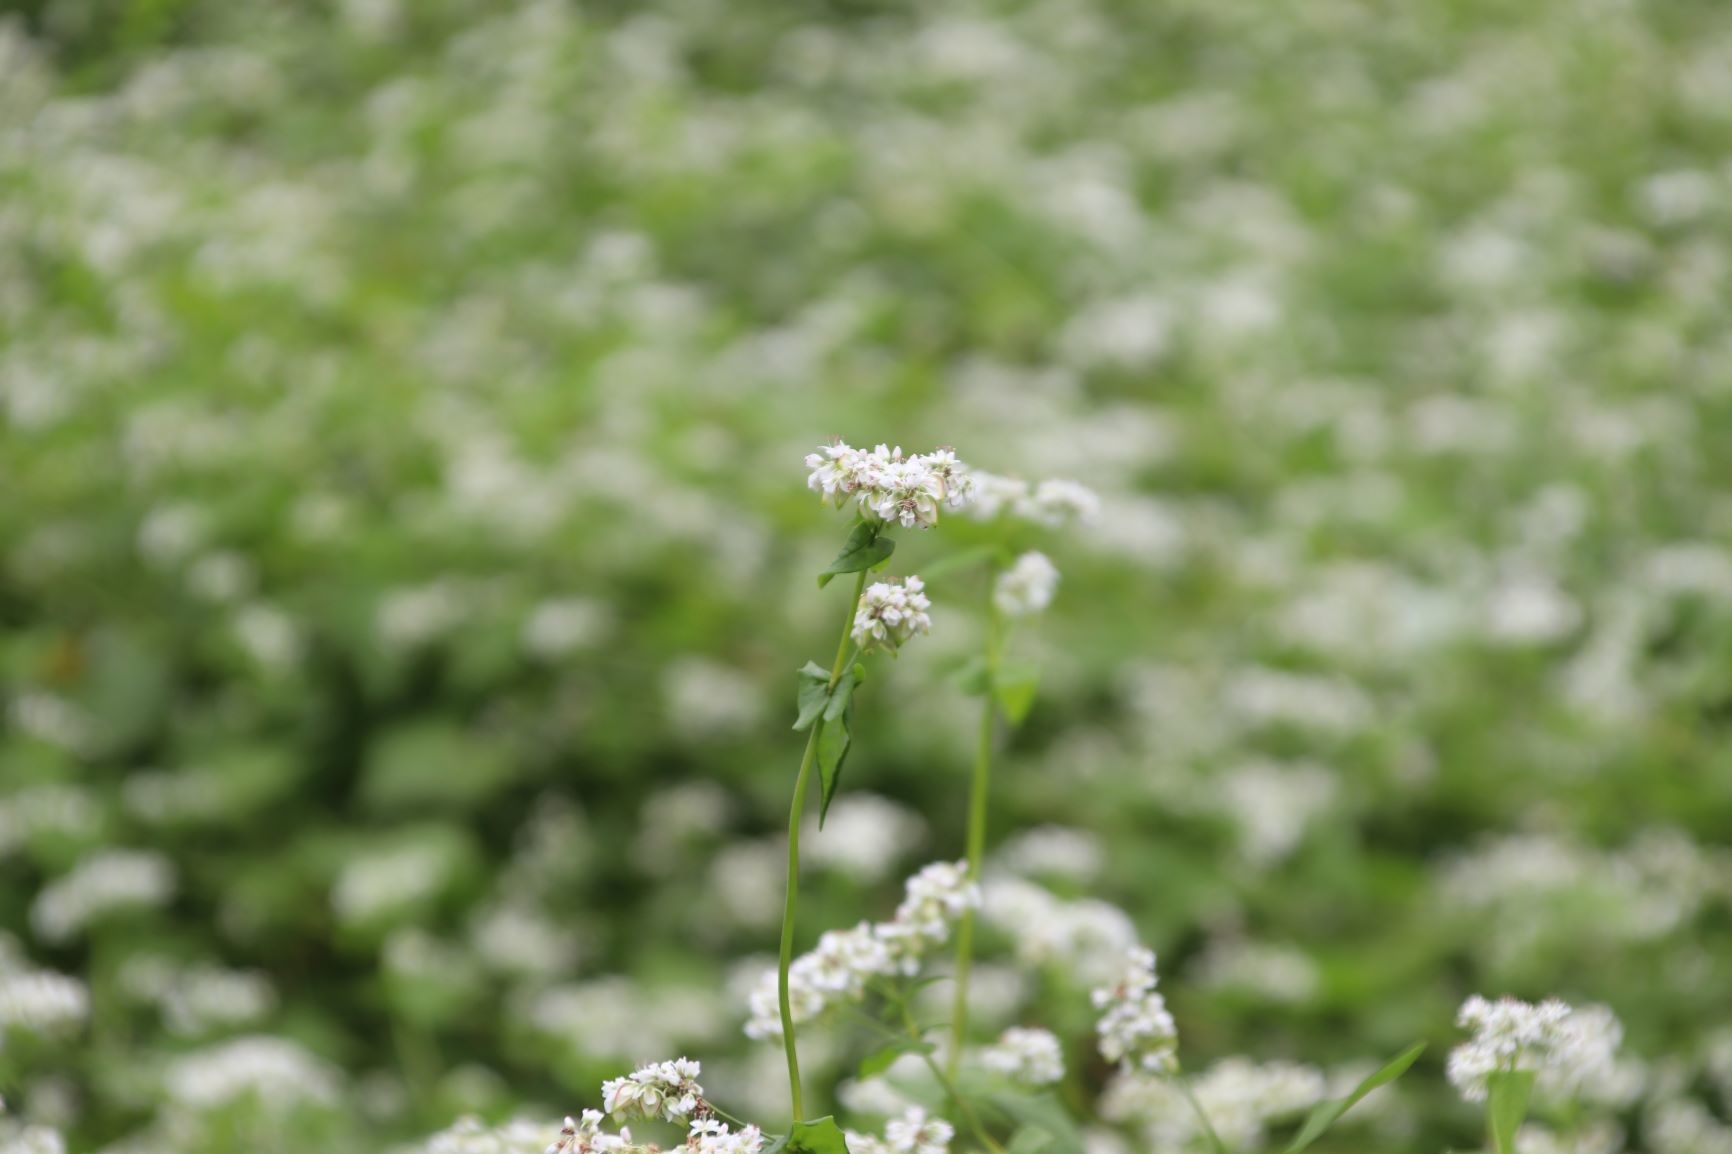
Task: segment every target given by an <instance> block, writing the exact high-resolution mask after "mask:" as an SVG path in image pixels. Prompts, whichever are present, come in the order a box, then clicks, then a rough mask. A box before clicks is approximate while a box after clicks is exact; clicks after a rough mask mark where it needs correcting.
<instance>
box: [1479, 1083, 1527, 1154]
mask: <svg viewBox="0 0 1732 1154" xmlns="http://www.w3.org/2000/svg"><path fill="white" fill-rule="evenodd" d="M1486 1086H1487V1088H1488V1089H1489V1091H1490V1097H1489V1098H1488V1100H1487V1102H1486V1108H1485V1114H1486V1121H1487V1122H1488V1123H1489V1124H1490V1126H1491V1142H1492V1146H1493V1148H1494V1149H1496V1150H1497V1154H1515V1148H1516V1145H1515V1136H1516V1131H1517V1130H1520V1129H1521V1125H1522V1119H1524V1118H1526V1117H1527V1114H1528V1095H1529V1094H1531V1093H1532V1092H1533V1088H1534V1072H1533V1071H1532V1070H1499V1071H1498V1072H1497V1073H1495V1074H1493V1075H1492V1076H1491V1077H1490V1078H1489V1079H1487V1081H1486Z"/></svg>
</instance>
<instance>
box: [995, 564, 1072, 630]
mask: <svg viewBox="0 0 1732 1154" xmlns="http://www.w3.org/2000/svg"><path fill="white" fill-rule="evenodd" d="M1057 592H1058V568H1057V567H1056V566H1055V565H1053V563H1052V561H1051V560H1050V559H1049V558H1048V557H1047V555H1046V554H1045V553H1040V552H1036V551H1033V550H1030V551H1029V552H1027V553H1024V554H1023V555H1022V556H1020V557H1018V558H1017V559H1016V561H1015V562H1014V563H1013V564H1012V565H1011V566H1010V568H1008V569H1006V570H1005V571H1004V572H1002V573H1000V574H999V575H998V580H997V581H995V582H994V583H993V587H992V603H993V605H994V606H996V607H997V608H998V611H999V612H1000V613H1002V614H1004V615H1005V616H1006V617H1030V616H1033V615H1034V614H1037V613H1044V612H1045V611H1046V607H1047V606H1048V605H1051V604H1052V599H1053V595H1054V594H1055V593H1057Z"/></svg>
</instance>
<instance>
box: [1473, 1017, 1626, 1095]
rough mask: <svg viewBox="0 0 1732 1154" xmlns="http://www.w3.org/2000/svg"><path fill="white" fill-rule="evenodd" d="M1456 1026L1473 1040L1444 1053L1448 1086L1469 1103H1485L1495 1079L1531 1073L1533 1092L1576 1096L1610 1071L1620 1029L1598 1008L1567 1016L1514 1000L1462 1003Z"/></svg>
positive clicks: (1619, 1038) (1620, 1036)
mask: <svg viewBox="0 0 1732 1154" xmlns="http://www.w3.org/2000/svg"><path fill="white" fill-rule="evenodd" d="M1456 1023H1457V1024H1458V1025H1460V1026H1462V1027H1463V1028H1465V1029H1471V1030H1473V1037H1472V1038H1471V1039H1469V1040H1468V1041H1466V1042H1464V1043H1462V1044H1461V1045H1459V1046H1457V1047H1456V1048H1455V1049H1454V1050H1452V1051H1450V1055H1449V1070H1448V1073H1449V1080H1450V1082H1451V1083H1452V1084H1453V1085H1454V1086H1455V1088H1456V1089H1457V1090H1458V1091H1460V1092H1461V1096H1462V1097H1463V1098H1465V1099H1467V1100H1468V1101H1470V1102H1481V1101H1484V1100H1485V1098H1486V1093H1487V1080H1488V1079H1489V1078H1490V1077H1491V1076H1492V1075H1493V1074H1496V1073H1499V1072H1507V1071H1516V1070H1534V1071H1537V1072H1538V1076H1537V1078H1536V1082H1535V1088H1536V1090H1537V1091H1541V1092H1544V1093H1547V1094H1549V1095H1552V1096H1555V1097H1562V1098H1570V1097H1575V1096H1577V1095H1578V1094H1579V1093H1580V1092H1581V1091H1582V1090H1583V1089H1584V1088H1585V1087H1588V1086H1590V1085H1592V1084H1594V1083H1596V1082H1598V1081H1600V1080H1603V1079H1605V1078H1606V1077H1608V1076H1609V1075H1610V1074H1611V1072H1612V1070H1613V1062H1614V1058H1615V1056H1616V1051H1617V1048H1618V1044H1619V1043H1620V1042H1621V1041H1622V1040H1623V1027H1622V1026H1620V1025H1619V1024H1618V1020H1617V1018H1616V1017H1614V1016H1613V1015H1612V1013H1611V1011H1609V1010H1607V1009H1606V1008H1605V1007H1603V1006H1591V1007H1588V1008H1587V1009H1585V1010H1573V1009H1571V1008H1570V1007H1569V1006H1568V1005H1566V1004H1564V1003H1563V1002H1560V1001H1558V1000H1556V999H1555V998H1554V999H1548V1000H1546V1001H1544V1002H1540V1003H1539V1004H1537V1005H1535V1004H1532V1003H1529V1002H1523V1001H1519V1000H1518V999H1515V998H1500V999H1499V1000H1497V1001H1496V1002H1491V1001H1487V1000H1486V999H1485V998H1482V997H1479V996H1478V995H1475V996H1473V997H1471V998H1469V999H1468V1000H1467V1001H1466V1002H1463V1003H1462V1007H1461V1013H1460V1015H1459V1016H1458V1017H1457V1019H1456Z"/></svg>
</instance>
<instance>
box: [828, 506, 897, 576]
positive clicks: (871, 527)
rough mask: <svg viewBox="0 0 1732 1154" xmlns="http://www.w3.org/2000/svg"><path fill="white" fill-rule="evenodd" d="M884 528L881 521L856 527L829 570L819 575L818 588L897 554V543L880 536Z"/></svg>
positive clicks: (864, 522) (863, 522)
mask: <svg viewBox="0 0 1732 1154" xmlns="http://www.w3.org/2000/svg"><path fill="white" fill-rule="evenodd" d="M883 528H884V525H883V523H882V522H880V521H862V522H860V523H859V524H858V525H856V526H854V531H853V532H851V533H849V534H848V540H846V541H845V542H843V543H842V551H841V552H840V553H838V554H836V559H835V560H834V561H832V562H830V567H829V568H828V569H826V570H824V571H823V572H822V573H820V574H818V588H820V589H822V588H823V587H824V586H826V585H828V584H829V583H830V582H831V581H832V580H834V579H835V578H837V577H839V576H841V575H842V574H844V573H858V572H860V571H861V570H862V569H870V568H872V567H873V566H874V565H882V564H883V563H884V562H886V561H888V560H890V554H892V553H894V552H896V542H895V541H894V540H892V539H891V538H889V537H881V536H879V532H880V530H882V529H883Z"/></svg>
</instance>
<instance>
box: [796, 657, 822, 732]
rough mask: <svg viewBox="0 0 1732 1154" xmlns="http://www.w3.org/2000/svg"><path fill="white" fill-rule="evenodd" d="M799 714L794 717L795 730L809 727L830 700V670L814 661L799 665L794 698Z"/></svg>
mask: <svg viewBox="0 0 1732 1154" xmlns="http://www.w3.org/2000/svg"><path fill="white" fill-rule="evenodd" d="M796 701H797V702H798V704H799V708H800V716H799V717H797V718H795V719H794V729H795V730H796V731H798V730H802V729H809V728H810V727H811V725H812V723H813V722H814V721H816V720H817V719H818V715H819V714H820V713H822V712H824V707H825V706H826V705H827V704H829V701H830V671H829V670H828V669H825V668H824V667H823V666H821V665H819V664H818V663H817V662H816V661H808V662H806V664H804V665H802V666H801V667H800V691H799V695H798V696H797V698H796Z"/></svg>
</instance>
